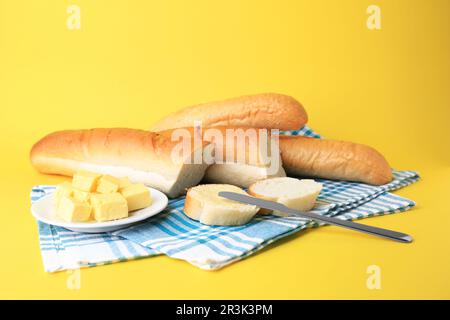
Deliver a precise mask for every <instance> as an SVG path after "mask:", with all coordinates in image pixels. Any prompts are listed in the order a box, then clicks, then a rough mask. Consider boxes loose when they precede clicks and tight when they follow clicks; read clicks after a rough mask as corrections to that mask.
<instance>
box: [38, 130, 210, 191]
mask: <svg viewBox="0 0 450 320" xmlns="http://www.w3.org/2000/svg"><path fill="white" fill-rule="evenodd" d="M176 144H177V142H172V141H171V140H170V139H168V138H167V137H165V136H163V135H160V134H158V133H153V132H148V131H144V130H136V129H126V128H112V129H90V130H66V131H58V132H54V133H51V134H49V135H47V136H45V137H44V138H42V139H41V140H39V141H38V142H37V143H36V144H35V145H34V146H33V147H32V149H31V153H30V160H31V163H32V165H33V166H34V167H35V168H36V169H37V170H38V171H39V172H42V173H49V174H60V175H66V176H72V175H73V174H74V173H75V172H76V171H78V170H88V171H92V172H98V173H102V174H110V175H113V176H117V177H123V176H128V177H129V178H130V180H131V181H133V182H141V183H145V184H146V185H148V186H151V187H154V188H156V189H159V190H161V191H162V192H164V193H166V194H168V195H169V196H170V197H176V196H178V195H180V194H182V193H184V192H185V191H186V188H188V187H191V186H194V185H196V184H197V183H198V182H200V180H201V179H202V177H203V175H204V173H205V170H206V168H207V165H206V164H203V163H200V164H191V163H192V161H191V162H189V161H186V160H187V159H183V158H182V156H181V155H178V157H177V154H172V150H173V148H174V146H175V145H176ZM207 148H209V146H208V145H206V144H202V145H200V146H199V147H198V148H192V149H191V154H190V156H194V155H195V154H196V153H199V152H201V153H203V152H206V151H208V150H207Z"/></svg>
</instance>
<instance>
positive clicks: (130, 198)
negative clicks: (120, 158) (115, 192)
mask: <svg viewBox="0 0 450 320" xmlns="http://www.w3.org/2000/svg"><path fill="white" fill-rule="evenodd" d="M120 193H121V194H122V196H123V197H124V198H125V199H126V200H127V203H128V210H129V211H134V210H138V209H142V208H146V207H148V206H149V205H151V204H152V198H151V196H150V191H149V190H148V189H147V187H145V186H144V185H143V184H142V183H139V184H132V185H130V186H128V187H125V188H122V189H120Z"/></svg>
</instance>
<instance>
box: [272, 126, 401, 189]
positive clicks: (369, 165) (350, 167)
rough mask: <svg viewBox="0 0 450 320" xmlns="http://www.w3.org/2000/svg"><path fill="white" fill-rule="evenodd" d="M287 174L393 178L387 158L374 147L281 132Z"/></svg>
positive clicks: (378, 182)
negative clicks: (288, 134)
mask: <svg viewBox="0 0 450 320" xmlns="http://www.w3.org/2000/svg"><path fill="white" fill-rule="evenodd" d="M279 141H280V151H281V158H282V161H283V166H284V169H285V170H286V172H287V174H288V175H291V176H304V177H319V178H325V179H337V180H348V181H357V182H364V183H368V184H372V185H382V184H386V183H388V182H390V181H391V180H392V171H391V168H390V166H389V164H388V162H387V161H386V159H385V158H384V157H383V156H382V155H381V154H380V153H379V152H378V151H376V150H375V149H373V148H371V147H369V146H366V145H362V144H357V143H352V142H346V141H337V140H326V139H315V138H309V137H302V136H283V135H280V139H279Z"/></svg>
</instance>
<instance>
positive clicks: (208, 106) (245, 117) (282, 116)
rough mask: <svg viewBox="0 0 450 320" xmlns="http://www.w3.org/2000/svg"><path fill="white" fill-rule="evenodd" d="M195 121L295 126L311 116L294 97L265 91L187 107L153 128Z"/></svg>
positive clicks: (189, 125)
mask: <svg viewBox="0 0 450 320" xmlns="http://www.w3.org/2000/svg"><path fill="white" fill-rule="evenodd" d="M194 121H202V125H203V126H204V127H216V126H247V127H254V128H268V129H280V130H296V129H299V128H301V127H303V126H304V125H305V124H306V122H307V121H308V116H307V114H306V111H305V109H304V108H303V106H302V105H301V104H300V103H299V102H298V101H297V100H295V99H294V98H292V97H290V96H287V95H283V94H277V93H263V94H256V95H249V96H242V97H237V98H232V99H228V100H224V101H218V102H210V103H204V104H199V105H195V106H191V107H187V108H184V109H182V110H180V111H178V112H175V113H173V114H171V115H169V116H167V117H165V118H163V119H161V120H160V121H158V122H157V123H156V124H155V125H154V126H153V127H152V129H151V131H163V130H167V129H173V128H182V127H192V126H193V125H194Z"/></svg>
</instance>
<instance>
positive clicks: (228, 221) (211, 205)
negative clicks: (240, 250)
mask: <svg viewBox="0 0 450 320" xmlns="http://www.w3.org/2000/svg"><path fill="white" fill-rule="evenodd" d="M220 191H231V192H236V193H241V194H247V193H246V192H245V191H244V190H242V189H240V188H238V187H236V186H232V185H229V184H204V185H198V186H196V187H192V188H190V189H189V190H188V192H187V194H186V200H185V203H184V213H185V214H186V215H187V216H188V217H189V218H191V219H194V220H197V221H199V222H200V223H203V224H207V225H217V226H238V225H242V224H245V223H247V222H249V221H250V220H251V219H252V218H253V217H254V216H255V215H256V213H257V212H258V210H259V208H258V207H256V206H253V205H250V204H242V203H239V202H235V201H232V200H228V199H225V198H222V197H220V196H219V195H218V193H219V192H220Z"/></svg>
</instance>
